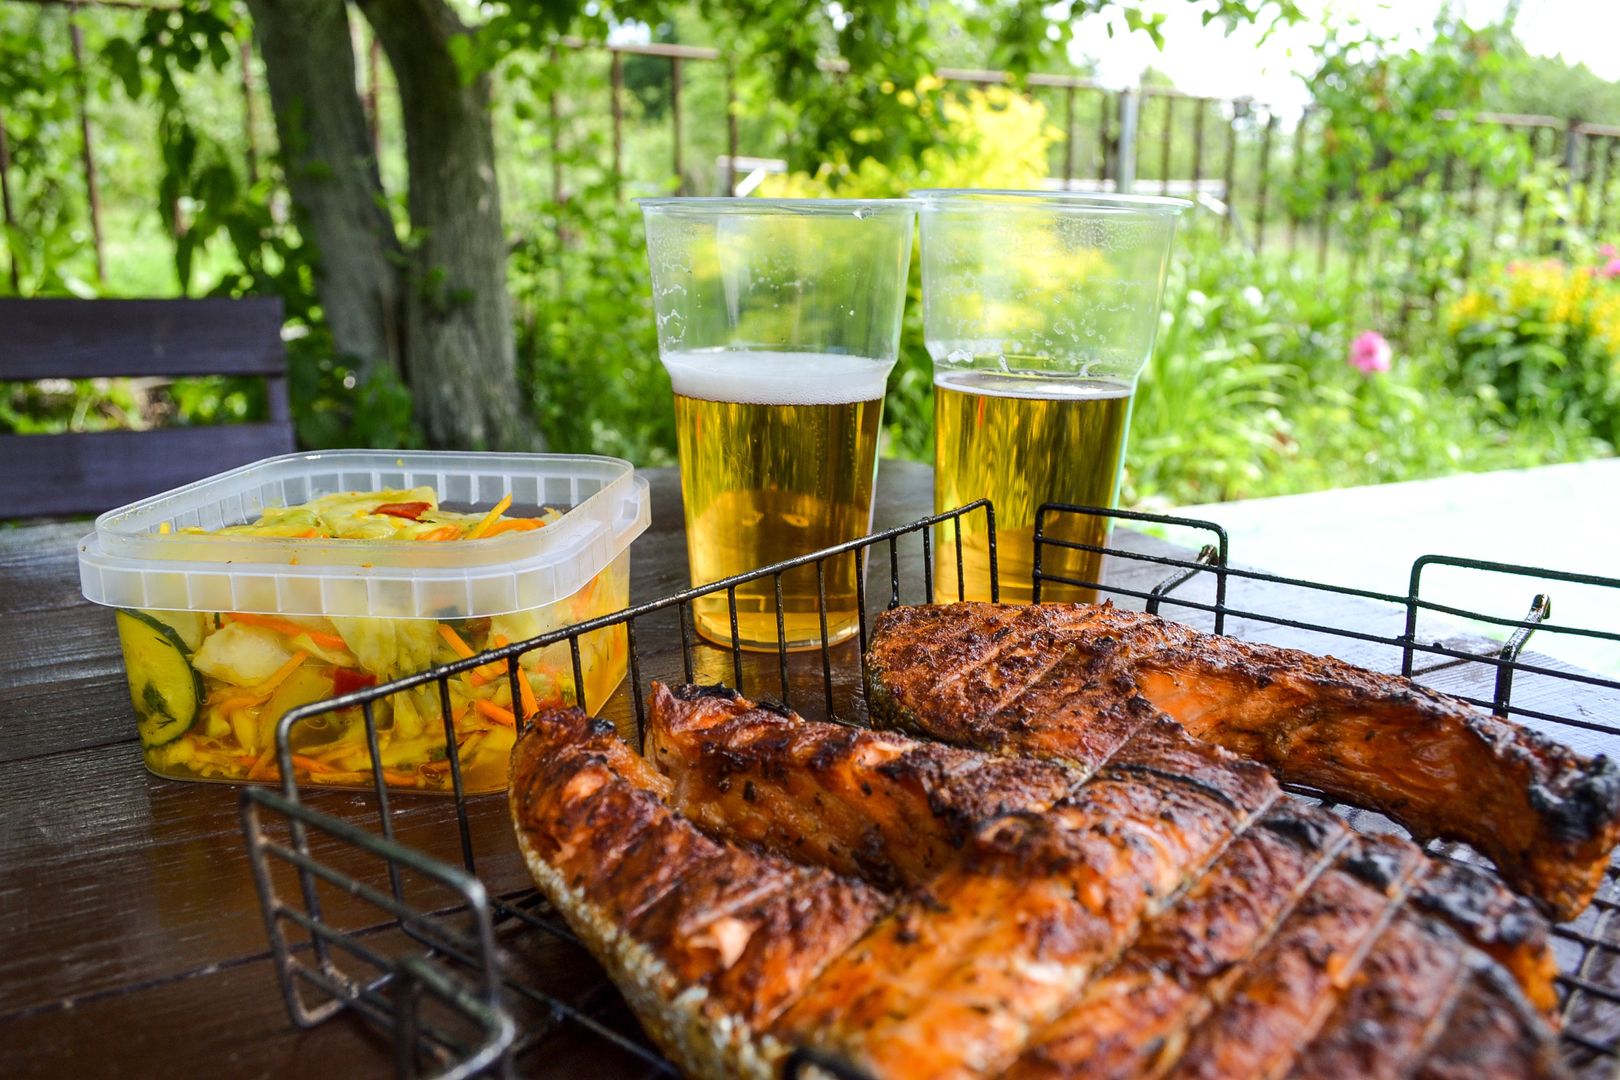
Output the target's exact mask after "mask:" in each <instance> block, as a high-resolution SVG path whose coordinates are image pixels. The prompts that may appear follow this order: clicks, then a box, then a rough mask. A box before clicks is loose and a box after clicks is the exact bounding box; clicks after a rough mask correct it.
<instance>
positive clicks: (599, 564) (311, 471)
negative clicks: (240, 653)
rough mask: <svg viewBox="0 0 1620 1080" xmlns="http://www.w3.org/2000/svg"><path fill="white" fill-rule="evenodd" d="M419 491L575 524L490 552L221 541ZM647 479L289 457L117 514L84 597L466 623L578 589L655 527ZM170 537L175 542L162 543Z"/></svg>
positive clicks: (413, 459) (88, 563) (463, 547)
mask: <svg viewBox="0 0 1620 1080" xmlns="http://www.w3.org/2000/svg"><path fill="white" fill-rule="evenodd" d="M422 485H427V486H430V487H432V488H433V489H434V490H435V491H437V492H438V493H439V500H440V502H441V503H448V504H466V505H469V506H471V507H475V508H487V507H491V506H493V505H494V504H495V503H496V502H497V501H499V500H500V499H501V498H502V497H503V496H505V495H507V494H508V493H510V494H511V496H512V498H513V501H514V503H515V504H517V505H519V506H546V507H552V508H555V509H559V510H566V513H565V514H564V515H563V516H562V517H561V518H560V519H559V520H557V521H554V522H552V523H551V524H550V525H547V526H546V527H545V528H543V529H536V530H532V531H529V532H510V533H503V534H501V535H499V536H493V537H489V538H487V539H482V540H458V541H454V542H449V543H439V544H433V543H423V542H420V541H415V540H327V539H307V540H306V539H289V538H282V537H262V536H241V535H225V536H218V535H202V534H194V533H182V532H180V531H179V530H181V529H183V528H187V527H199V528H203V529H217V528H220V527H221V526H225V525H235V524H240V523H243V522H247V521H252V520H254V519H255V518H257V517H258V516H259V515H260V514H261V513H262V512H263V511H264V510H265V509H267V508H270V507H278V506H292V505H296V504H298V503H303V502H307V501H309V500H310V499H313V498H316V497H318V496H321V495H327V494H331V493H333V492H342V491H368V490H369V491H375V490H380V489H386V488H395V489H397V488H412V487H418V486H422ZM650 516H651V510H650V501H649V499H648V495H647V481H646V480H645V479H643V478H642V477H639V476H636V475H635V470H634V468H633V466H631V464H630V463H629V462H628V461H622V460H620V459H618V458H609V457H593V456H589V455H578V454H484V453H459V452H456V453H446V452H433V451H420V450H418V451H381V450H331V451H323V452H320V453H308V454H286V455H283V456H281V457H273V458H266V459H265V460H263V461H259V462H255V463H254V464H252V465H246V466H243V467H242V468H240V469H233V470H231V471H230V472H224V473H220V474H219V475H217V476H213V477H210V478H208V479H206V480H199V481H198V482H196V483H194V484H188V485H186V486H185V487H180V488H175V489H174V490H173V491H167V492H164V493H163V494H161V495H154V496H153V497H151V498H149V499H143V500H141V501H140V502H136V503H131V504H130V505H128V506H124V507H120V508H119V509H117V510H110V511H108V512H107V513H105V514H102V515H101V516H100V517H99V518H97V519H96V530H95V532H93V533H91V534H90V535H88V536H86V537H85V538H84V539H83V540H81V541H79V580H80V583H81V585H82V586H83V589H84V596H85V599H87V600H90V601H91V602H93V603H97V604H106V605H108V606H111V607H121V608H148V609H153V610H178V611H242V612H262V613H274V614H286V615H338V616H372V617H378V618H395V619H399V618H406V619H408V618H434V619H467V618H479V617H482V616H488V615H504V614H507V613H509V612H513V611H525V610H529V609H531V608H536V607H540V606H542V605H545V604H549V603H552V602H554V601H557V600H562V599H565V598H567V597H569V596H571V595H573V594H574V593H575V592H578V591H579V590H580V589H581V588H583V587H584V586H585V585H586V584H588V583H589V582H590V581H591V579H592V578H594V577H596V575H597V574H599V573H601V572H602V570H603V569H605V568H606V567H607V565H608V564H609V563H611V562H612V561H613V560H614V559H615V558H617V557H618V555H619V554H620V553H621V552H623V551H624V549H625V548H627V547H629V546H630V542H631V541H632V540H634V539H635V538H636V537H637V536H640V535H641V533H642V532H643V531H644V530H645V529H646V528H647V524H648V521H649V519H650ZM165 524H166V525H167V526H168V528H169V529H171V530H173V531H172V532H168V533H164V532H162V531H161V530H162V527H163V526H164V525H165Z"/></svg>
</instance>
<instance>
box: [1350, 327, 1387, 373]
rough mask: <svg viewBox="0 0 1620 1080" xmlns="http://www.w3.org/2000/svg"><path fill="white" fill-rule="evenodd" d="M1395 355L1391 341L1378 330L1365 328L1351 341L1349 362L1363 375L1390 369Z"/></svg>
mask: <svg viewBox="0 0 1620 1080" xmlns="http://www.w3.org/2000/svg"><path fill="white" fill-rule="evenodd" d="M1393 356H1394V350H1392V349H1391V348H1390V347H1389V342H1388V341H1386V340H1385V339H1384V335H1383V334H1380V333H1379V332H1378V331H1376V330H1364V331H1362V332H1361V333H1360V334H1358V335H1356V340H1354V341H1352V342H1351V343H1350V356H1349V364H1350V366H1351V367H1353V368H1355V369H1356V370H1357V371H1359V372H1361V373H1362V374H1363V375H1376V374H1377V373H1378V372H1380V371H1388V370H1389V362H1390V359H1391V358H1392V357H1393Z"/></svg>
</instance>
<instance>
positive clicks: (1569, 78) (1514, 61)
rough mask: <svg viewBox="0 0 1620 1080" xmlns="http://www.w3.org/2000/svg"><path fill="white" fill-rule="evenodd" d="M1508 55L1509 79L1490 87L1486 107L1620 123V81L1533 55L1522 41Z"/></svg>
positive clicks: (1509, 47)
mask: <svg viewBox="0 0 1620 1080" xmlns="http://www.w3.org/2000/svg"><path fill="white" fill-rule="evenodd" d="M1503 58H1504V60H1505V67H1504V70H1503V75H1504V76H1505V77H1504V78H1501V79H1497V80H1495V81H1493V82H1492V83H1491V85H1490V86H1489V87H1488V88H1487V89H1486V91H1485V95H1484V98H1483V104H1484V106H1485V108H1487V109H1490V110H1492V111H1493V112H1506V113H1530V114H1536V115H1541V116H1557V117H1561V118H1565V119H1567V118H1569V117H1574V118H1576V119H1579V120H1586V121H1588V122H1591V123H1597V124H1620V83H1613V82H1610V81H1609V80H1608V79H1605V78H1603V77H1602V76H1600V75H1598V74H1597V73H1595V72H1593V71H1592V69H1590V68H1588V67H1587V66H1586V65H1585V64H1569V63H1566V62H1565V61H1564V60H1562V59H1560V58H1558V57H1553V56H1531V55H1530V54H1529V53H1527V52H1525V51H1524V47H1523V46H1522V45H1519V44H1518V43H1517V42H1514V43H1513V44H1511V45H1509V46H1508V47H1507V48H1505V49H1504V50H1503Z"/></svg>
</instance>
